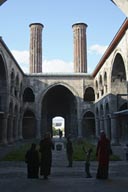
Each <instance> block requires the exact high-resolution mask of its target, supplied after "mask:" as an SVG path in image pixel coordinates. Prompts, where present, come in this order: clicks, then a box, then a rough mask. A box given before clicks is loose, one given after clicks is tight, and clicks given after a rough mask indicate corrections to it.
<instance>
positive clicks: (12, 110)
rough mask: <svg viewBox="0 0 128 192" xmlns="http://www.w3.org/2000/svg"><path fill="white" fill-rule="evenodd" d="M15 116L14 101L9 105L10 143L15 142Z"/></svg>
mask: <svg viewBox="0 0 128 192" xmlns="http://www.w3.org/2000/svg"><path fill="white" fill-rule="evenodd" d="M13 115H14V104H13V101H10V103H9V116H8V123H7V140H8V142H9V143H12V142H13Z"/></svg>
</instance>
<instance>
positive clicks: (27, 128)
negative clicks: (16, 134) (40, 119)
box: [22, 110, 36, 139]
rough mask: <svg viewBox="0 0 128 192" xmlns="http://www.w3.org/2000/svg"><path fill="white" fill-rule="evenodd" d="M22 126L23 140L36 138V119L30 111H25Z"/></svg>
mask: <svg viewBox="0 0 128 192" xmlns="http://www.w3.org/2000/svg"><path fill="white" fill-rule="evenodd" d="M22 125H23V126H22V128H23V129H22V136H23V138H24V139H32V138H35V137H36V119H35V115H34V113H33V112H32V111H31V110H26V111H25V113H24V116H23V122H22Z"/></svg>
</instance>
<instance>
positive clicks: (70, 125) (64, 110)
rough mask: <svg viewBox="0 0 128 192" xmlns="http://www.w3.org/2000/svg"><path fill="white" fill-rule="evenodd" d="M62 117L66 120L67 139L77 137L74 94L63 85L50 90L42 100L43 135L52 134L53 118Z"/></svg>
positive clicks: (65, 131)
mask: <svg viewBox="0 0 128 192" xmlns="http://www.w3.org/2000/svg"><path fill="white" fill-rule="evenodd" d="M56 116H61V117H63V118H64V119H65V130H64V133H65V135H64V136H65V137H66V136H67V135H68V134H72V135H73V136H77V107H76V98H75V96H74V95H73V93H72V92H71V91H70V90H69V89H68V88H67V87H65V86H63V85H55V86H53V87H52V88H50V89H49V90H48V91H47V92H46V94H45V96H44V98H43V100H42V121H41V135H43V134H44V133H45V132H47V131H50V132H51V133H52V118H54V117H56Z"/></svg>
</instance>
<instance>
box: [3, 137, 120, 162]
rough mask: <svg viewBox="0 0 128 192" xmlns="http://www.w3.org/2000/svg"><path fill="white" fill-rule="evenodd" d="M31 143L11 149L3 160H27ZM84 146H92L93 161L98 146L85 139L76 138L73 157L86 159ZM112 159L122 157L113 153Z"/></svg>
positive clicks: (77, 159)
mask: <svg viewBox="0 0 128 192" xmlns="http://www.w3.org/2000/svg"><path fill="white" fill-rule="evenodd" d="M30 145H31V144H30V143H26V144H23V145H21V146H20V147H18V148H17V149H15V150H13V151H11V152H10V153H8V154H7V155H5V157H4V158H2V159H1V160H2V161H24V160H25V158H24V157H25V153H26V151H27V150H28V149H29V148H30ZM83 146H84V148H85V150H87V149H89V148H90V147H91V148H92V153H91V161H95V160H96V146H95V145H93V144H91V143H89V142H87V141H85V140H83V141H79V140H75V141H73V149H74V154H73V159H74V161H84V160H85V157H86V156H85V153H84V151H83ZM110 159H111V160H114V161H116V160H120V158H119V157H118V156H116V155H114V154H113V155H111V157H110Z"/></svg>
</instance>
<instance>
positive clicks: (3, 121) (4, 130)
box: [2, 114, 7, 145]
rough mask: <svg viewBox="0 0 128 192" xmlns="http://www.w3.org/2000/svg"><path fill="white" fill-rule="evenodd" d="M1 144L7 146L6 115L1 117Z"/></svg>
mask: <svg viewBox="0 0 128 192" xmlns="http://www.w3.org/2000/svg"><path fill="white" fill-rule="evenodd" d="M2 144H5V145H6V144H7V115H5V114H4V115H3V119H2Z"/></svg>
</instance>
